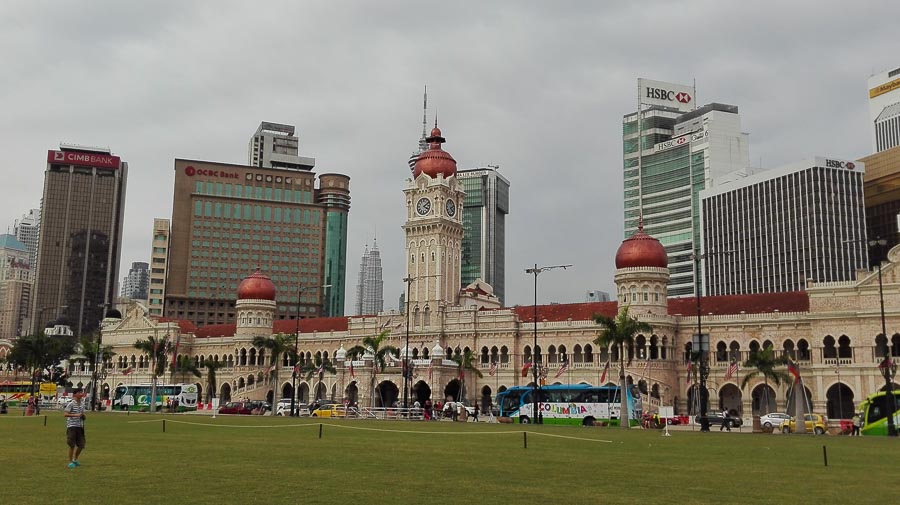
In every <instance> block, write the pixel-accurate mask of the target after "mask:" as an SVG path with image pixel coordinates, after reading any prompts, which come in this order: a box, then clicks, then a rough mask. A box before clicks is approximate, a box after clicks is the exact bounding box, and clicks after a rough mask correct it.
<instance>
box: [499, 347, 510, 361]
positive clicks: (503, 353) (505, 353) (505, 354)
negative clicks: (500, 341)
mask: <svg viewBox="0 0 900 505" xmlns="http://www.w3.org/2000/svg"><path fill="white" fill-rule="evenodd" d="M500 363H509V349H508V348H507V347H506V346H505V345H504V346H503V347H501V348H500Z"/></svg>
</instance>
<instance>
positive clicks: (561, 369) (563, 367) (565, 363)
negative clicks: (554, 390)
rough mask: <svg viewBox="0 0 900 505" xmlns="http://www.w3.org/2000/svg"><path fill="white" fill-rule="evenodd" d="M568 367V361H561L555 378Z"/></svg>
mask: <svg viewBox="0 0 900 505" xmlns="http://www.w3.org/2000/svg"><path fill="white" fill-rule="evenodd" d="M568 369H569V361H568V360H566V361H563V362H562V365H559V370H557V371H556V378H557V379H558V378H559V376H560V375H562V374H564V373H566V370H568Z"/></svg>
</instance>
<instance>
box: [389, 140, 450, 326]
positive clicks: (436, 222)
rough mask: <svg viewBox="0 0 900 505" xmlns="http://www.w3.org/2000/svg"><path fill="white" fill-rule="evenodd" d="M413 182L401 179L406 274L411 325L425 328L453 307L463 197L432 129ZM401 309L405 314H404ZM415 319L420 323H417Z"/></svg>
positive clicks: (444, 152) (420, 155)
mask: <svg viewBox="0 0 900 505" xmlns="http://www.w3.org/2000/svg"><path fill="white" fill-rule="evenodd" d="M425 140H426V142H428V149H427V150H426V151H423V152H422V153H421V154H419V156H418V159H417V160H416V164H415V167H414V168H413V178H412V179H407V187H406V189H404V190H403V193H404V194H405V196H406V224H405V225H403V230H404V231H405V232H406V271H407V273H408V277H407V279H408V280H407V282H408V288H409V291H408V292H409V299H408V300H407V303H408V305H409V310H410V314H411V315H414V316H415V323H414V324H424V325H426V326H427V325H430V324H433V323H432V322H431V314H434V313H437V312H438V311H442V310H443V309H442V307H446V306H448V305H456V304H457V303H458V298H459V290H460V287H461V286H460V282H461V281H460V279H461V275H460V258H461V251H462V238H463V225H462V204H463V196H465V193H464V192H463V190H462V189H461V184H460V182H459V181H458V180H457V179H456V160H454V159H453V156H451V155H450V153H448V152H446V151H444V150H443V149H441V144H443V143H444V142H445V139H444V137H442V136H441V130H440V129H439V128H438V127H437V122H435V127H434V129H433V130H431V136H429V137H428V138H426V139H425ZM404 309H405V308H404ZM420 318H421V319H420Z"/></svg>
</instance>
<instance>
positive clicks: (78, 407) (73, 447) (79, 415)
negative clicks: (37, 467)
mask: <svg viewBox="0 0 900 505" xmlns="http://www.w3.org/2000/svg"><path fill="white" fill-rule="evenodd" d="M63 417H65V418H66V443H67V444H68V445H69V468H75V467H78V466H81V463H79V462H78V456H79V455H81V451H83V450H84V442H85V440H84V418H85V416H84V390H83V389H81V388H77V389H76V390H75V391H74V392H73V393H72V401H70V402H69V403H68V404H66V406H65V408H63Z"/></svg>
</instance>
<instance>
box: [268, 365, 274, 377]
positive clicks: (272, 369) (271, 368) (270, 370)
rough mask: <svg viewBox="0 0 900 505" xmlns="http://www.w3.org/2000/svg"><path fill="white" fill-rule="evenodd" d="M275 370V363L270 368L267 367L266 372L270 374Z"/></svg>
mask: <svg viewBox="0 0 900 505" xmlns="http://www.w3.org/2000/svg"><path fill="white" fill-rule="evenodd" d="M274 371H275V365H272V366H270V367H269V368H266V374H267V375H268V374H270V373H272V372H274Z"/></svg>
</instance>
